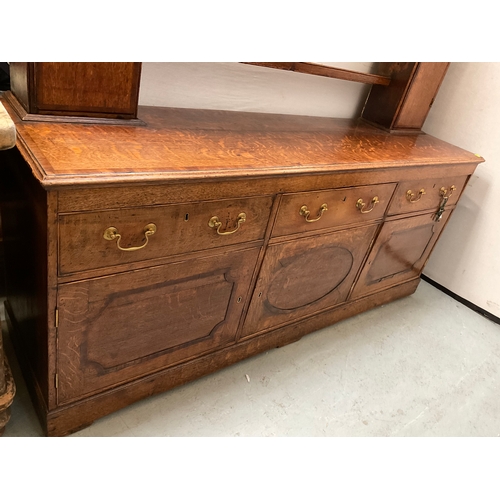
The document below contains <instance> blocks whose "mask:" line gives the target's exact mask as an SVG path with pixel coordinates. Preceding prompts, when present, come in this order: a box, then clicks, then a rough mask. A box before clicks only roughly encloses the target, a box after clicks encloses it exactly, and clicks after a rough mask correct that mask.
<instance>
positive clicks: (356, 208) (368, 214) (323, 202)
mask: <svg viewBox="0 0 500 500" xmlns="http://www.w3.org/2000/svg"><path fill="white" fill-rule="evenodd" d="M395 187H396V184H376V185H372V186H359V187H352V188H345V189H329V190H325V191H311V192H304V193H298V194H286V195H284V196H283V198H282V199H281V204H280V208H279V211H278V215H277V219H276V223H275V225H274V229H273V233H272V236H285V235H289V234H296V233H303V232H305V231H314V230H317V229H328V228H334V227H338V226H345V225H350V224H360V223H363V222H366V221H371V220H376V219H381V218H382V217H383V216H384V213H385V210H386V208H387V205H388V204H389V201H390V199H391V196H392V193H393V192H394V189H395Z"/></svg>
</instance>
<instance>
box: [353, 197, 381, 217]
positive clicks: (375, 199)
mask: <svg viewBox="0 0 500 500" xmlns="http://www.w3.org/2000/svg"><path fill="white" fill-rule="evenodd" d="M379 201H380V200H379V199H378V196H374V197H373V199H372V201H371V203H370V208H369V209H368V210H365V207H366V203H363V198H360V199H359V200H358V201H357V202H356V208H357V209H358V210H359V211H360V212H361V213H362V214H367V213H369V212H371V211H372V210H373V209H374V208H375V205H376V204H377V203H379Z"/></svg>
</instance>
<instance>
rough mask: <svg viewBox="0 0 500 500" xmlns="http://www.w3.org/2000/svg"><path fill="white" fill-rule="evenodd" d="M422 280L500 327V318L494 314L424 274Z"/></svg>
mask: <svg viewBox="0 0 500 500" xmlns="http://www.w3.org/2000/svg"><path fill="white" fill-rule="evenodd" d="M421 278H422V279H423V280H424V281H426V282H427V283H429V284H430V285H432V286H433V287H435V288H437V289H438V290H441V292H443V293H445V294H446V295H449V296H450V297H452V298H453V299H455V300H456V301H457V302H460V303H461V304H463V305H464V306H467V307H468V308H469V309H472V310H473V311H474V312H477V313H478V314H480V315H481V316H484V317H485V318H488V319H489V320H490V321H493V323H496V324H497V325H500V318H498V317H497V316H495V315H494V314H491V313H490V312H488V311H485V310H484V309H482V308H481V307H479V306H476V304H473V303H472V302H469V301H468V300H467V299H464V298H463V297H460V295H457V294H456V293H454V292H452V291H451V290H448V288H445V287H444V286H443V285H440V284H439V283H437V282H435V281H434V280H432V279H431V278H429V277H428V276H425V275H424V274H422V276H421Z"/></svg>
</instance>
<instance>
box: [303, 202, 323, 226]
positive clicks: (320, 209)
mask: <svg viewBox="0 0 500 500" xmlns="http://www.w3.org/2000/svg"><path fill="white" fill-rule="evenodd" d="M327 210H328V205H327V204H326V203H323V205H321V207H319V212H318V217H316V219H309V216H310V215H311V212H310V211H309V210H308V209H307V205H302V206H301V207H300V210H299V214H300V215H302V217H304V218H305V219H306V222H316V221H318V220H320V219H321V216H322V215H323V213H324V212H326V211H327Z"/></svg>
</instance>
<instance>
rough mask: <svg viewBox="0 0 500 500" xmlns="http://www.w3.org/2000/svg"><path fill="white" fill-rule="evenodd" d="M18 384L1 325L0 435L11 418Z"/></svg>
mask: <svg viewBox="0 0 500 500" xmlns="http://www.w3.org/2000/svg"><path fill="white" fill-rule="evenodd" d="M15 395H16V385H15V383H14V378H13V377H12V371H11V369H10V365H9V361H8V360H7V356H6V355H5V353H4V349H3V339H2V329H1V327H0V436H2V435H3V433H4V432H5V426H6V425H7V423H8V422H9V420H10V406H11V405H12V403H13V402H14V396H15Z"/></svg>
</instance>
